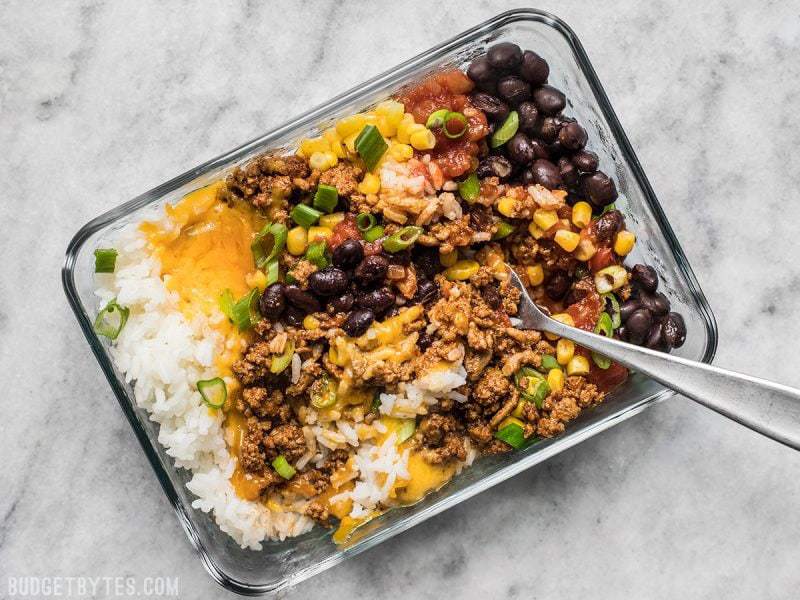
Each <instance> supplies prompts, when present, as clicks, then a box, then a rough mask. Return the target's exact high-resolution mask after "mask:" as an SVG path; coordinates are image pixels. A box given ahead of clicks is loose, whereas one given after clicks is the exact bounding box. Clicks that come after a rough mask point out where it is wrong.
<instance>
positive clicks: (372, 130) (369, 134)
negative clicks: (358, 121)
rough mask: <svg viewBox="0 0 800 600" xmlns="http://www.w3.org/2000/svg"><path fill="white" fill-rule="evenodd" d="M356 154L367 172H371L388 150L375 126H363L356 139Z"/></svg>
mask: <svg viewBox="0 0 800 600" xmlns="http://www.w3.org/2000/svg"><path fill="white" fill-rule="evenodd" d="M355 147H356V152H358V155H359V156H360V157H361V160H363V161H364V165H365V166H366V167H367V171H372V169H374V168H375V166H376V165H377V164H378V161H380V159H381V157H382V156H383V154H384V152H386V150H387V149H388V148H389V145H388V144H387V143H386V140H384V139H383V136H382V135H381V132H380V131H378V128H377V127H375V125H365V126H364V129H362V130H361V133H359V134H358V137H357V138H356V143H355Z"/></svg>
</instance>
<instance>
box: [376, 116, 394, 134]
mask: <svg viewBox="0 0 800 600" xmlns="http://www.w3.org/2000/svg"><path fill="white" fill-rule="evenodd" d="M376 117H377V120H376V122H375V125H376V127H377V128H378V131H380V132H381V135H382V136H383V137H385V138H392V137H394V136H395V135H396V134H397V125H394V124H393V123H390V122H389V119H387V118H386V117H384V116H383V115H376Z"/></svg>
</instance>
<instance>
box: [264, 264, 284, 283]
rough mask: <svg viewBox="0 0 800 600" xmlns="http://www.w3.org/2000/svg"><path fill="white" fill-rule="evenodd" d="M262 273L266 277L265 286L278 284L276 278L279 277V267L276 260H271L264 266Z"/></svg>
mask: <svg viewBox="0 0 800 600" xmlns="http://www.w3.org/2000/svg"><path fill="white" fill-rule="evenodd" d="M264 273H265V274H266V276H267V285H272V284H273V283H277V282H278V278H279V277H280V275H281V266H280V264H279V263H278V259H277V258H273V259H272V260H271V261H269V262H268V263H267V264H266V266H265V267H264Z"/></svg>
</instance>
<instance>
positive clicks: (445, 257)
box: [439, 250, 458, 267]
mask: <svg viewBox="0 0 800 600" xmlns="http://www.w3.org/2000/svg"><path fill="white" fill-rule="evenodd" d="M439 262H440V263H441V264H442V266H443V267H452V266H453V265H454V264H456V262H458V250H453V251H452V252H446V253H444V254H442V253H441V252H440V253H439Z"/></svg>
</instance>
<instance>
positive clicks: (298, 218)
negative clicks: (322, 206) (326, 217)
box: [289, 204, 322, 229]
mask: <svg viewBox="0 0 800 600" xmlns="http://www.w3.org/2000/svg"><path fill="white" fill-rule="evenodd" d="M289 216H291V217H292V220H293V221H294V222H295V223H297V224H298V225H300V227H305V228H306V229H308V228H309V227H311V226H312V225H313V224H314V223H316V222H317V221H319V218H320V217H321V216H322V213H321V212H320V211H318V210H316V209H314V208H311V207H310V206H308V205H307V204H298V205H297V206H295V207H294V208H293V209H292V212H291V213H289Z"/></svg>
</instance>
